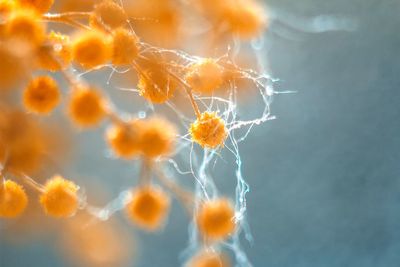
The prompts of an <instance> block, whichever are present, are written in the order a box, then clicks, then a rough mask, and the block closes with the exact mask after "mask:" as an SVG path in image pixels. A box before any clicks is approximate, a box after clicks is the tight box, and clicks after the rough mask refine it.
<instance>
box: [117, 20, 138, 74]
mask: <svg viewBox="0 0 400 267" xmlns="http://www.w3.org/2000/svg"><path fill="white" fill-rule="evenodd" d="M138 54H139V39H138V38H137V36H136V35H135V34H133V33H131V32H129V31H128V30H126V29H122V28H120V29H117V30H116V31H115V32H114V35H113V56H112V64H113V65H115V66H120V65H127V64H131V63H132V62H133V61H134V60H135V59H136V57H137V56H138Z"/></svg>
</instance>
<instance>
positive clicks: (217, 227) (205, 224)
mask: <svg viewBox="0 0 400 267" xmlns="http://www.w3.org/2000/svg"><path fill="white" fill-rule="evenodd" d="M234 216H235V210H234V208H233V206H232V204H231V202H230V201H229V200H228V199H225V198H222V199H215V200H209V201H206V202H204V203H203V204H202V205H201V206H200V208H199V211H198V213H197V225H198V227H199V230H200V232H201V233H202V234H203V235H204V237H206V238H210V239H213V240H223V239H225V238H227V237H228V236H229V235H230V234H232V233H233V232H234V231H235V222H234Z"/></svg>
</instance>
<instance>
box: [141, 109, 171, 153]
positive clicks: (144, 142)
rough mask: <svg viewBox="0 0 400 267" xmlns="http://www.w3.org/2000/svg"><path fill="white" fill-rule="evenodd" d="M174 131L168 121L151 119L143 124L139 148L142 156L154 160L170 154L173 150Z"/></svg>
mask: <svg viewBox="0 0 400 267" xmlns="http://www.w3.org/2000/svg"><path fill="white" fill-rule="evenodd" d="M175 137H176V129H175V126H174V125H173V124H171V123H170V122H169V121H167V120H165V119H162V118H158V117H153V118H150V119H147V120H145V121H144V123H143V128H142V133H141V136H140V148H141V152H142V154H143V156H145V157H147V158H156V157H160V156H166V155H168V154H171V153H172V151H173V149H174V141H175Z"/></svg>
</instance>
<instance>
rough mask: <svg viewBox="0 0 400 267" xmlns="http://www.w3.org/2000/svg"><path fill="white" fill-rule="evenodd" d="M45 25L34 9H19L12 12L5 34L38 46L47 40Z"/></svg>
mask: <svg viewBox="0 0 400 267" xmlns="http://www.w3.org/2000/svg"><path fill="white" fill-rule="evenodd" d="M45 32H46V30H45V26H44V24H43V23H42V22H41V18H40V16H39V15H38V14H37V13H35V12H34V11H32V10H28V9H26V10H24V9H21V10H18V11H15V12H13V13H11V14H10V17H9V19H8V20H7V23H6V24H5V28H4V35H5V36H6V37H7V38H13V39H16V40H18V41H21V42H23V43H24V44H25V45H29V46H32V47H37V46H39V45H40V44H42V43H43V41H44V40H45V37H46V35H45Z"/></svg>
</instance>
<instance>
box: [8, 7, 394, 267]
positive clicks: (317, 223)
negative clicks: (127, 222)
mask: <svg viewBox="0 0 400 267" xmlns="http://www.w3.org/2000/svg"><path fill="white" fill-rule="evenodd" d="M268 4H269V5H270V6H271V8H272V9H275V10H280V11H285V12H287V13H289V14H292V15H294V16H298V17H299V18H311V17H314V16H318V15H321V14H339V15H343V16H345V17H347V18H350V19H354V20H355V21H356V22H357V25H358V27H357V29H356V30H354V31H351V32H348V31H330V32H325V33H314V34H311V33H304V32H303V33H302V32H298V31H293V30H291V29H289V28H288V29H283V28H282V27H281V26H280V28H279V27H278V25H274V24H272V29H274V27H275V26H276V27H277V28H275V29H276V31H275V33H274V31H271V32H270V33H269V34H268V38H269V41H268V46H269V50H268V61H269V65H270V67H271V70H272V72H273V75H274V76H275V77H279V78H280V79H282V82H281V83H280V84H279V88H278V89H280V90H296V91H297V93H296V94H288V95H279V96H277V97H275V100H274V103H273V105H272V109H273V114H274V115H277V116H278V119H277V120H274V121H271V122H269V123H267V124H264V125H262V126H259V127H256V128H255V129H254V131H253V132H252V134H251V135H250V137H249V139H248V140H247V141H246V142H245V143H244V144H243V145H242V147H241V153H242V156H243V159H244V170H243V171H244V174H245V176H246V177H247V179H248V182H249V184H250V186H251V193H250V194H249V195H248V207H249V211H248V214H249V218H250V219H249V222H250V226H251V228H252V231H253V234H254V239H255V240H254V245H253V246H251V247H250V246H248V245H246V246H245V247H246V250H247V251H248V255H249V257H250V258H251V260H252V261H253V263H254V265H255V266H256V267H268V266H274V267H286V266H287V267H297V266H298V267H300V266H306V267H314V266H318V267H320V266H327V267H345V266H351V267H356V266H360V267H380V266H381V267H391V266H393V267H397V266H400V164H399V163H400V137H399V130H400V119H399V118H400V107H399V104H400V93H399V87H400V78H399V76H400V63H399V60H400V34H399V29H400V1H398V0H392V1H390V0H386V1H379V0H351V1H349V0H333V1H321V0H303V1H294V0H270V1H268ZM283 30H285V31H289V36H292V37H294V38H289V39H288V38H286V37H283V34H282V31H283ZM88 156H90V155H89V154H88ZM87 168H89V167H87ZM92 171H93V168H92ZM109 172H110V174H114V176H117V175H119V173H120V172H117V174H115V170H110V171H109ZM227 182H232V180H228V179H227ZM172 213H173V216H171V218H170V220H169V224H168V226H167V228H166V229H165V231H164V233H162V234H157V235H155V236H148V235H144V234H143V235H142V234H139V237H140V239H141V243H142V245H141V247H142V250H141V253H140V259H139V261H138V262H137V266H140V267H158V266H163V267H177V266H179V264H178V262H179V259H178V257H177V255H179V253H180V252H181V249H182V248H183V247H185V245H186V242H187V241H186V240H187V232H186V230H183V229H185V228H184V226H183V225H184V224H183V223H182V220H185V219H183V217H182V215H180V214H181V211H180V207H177V205H174V209H173V211H172ZM0 241H1V239H0ZM0 266H1V267H15V266H31V267H35V266H40V267H45V266H52V267H57V266H64V265H63V263H62V262H61V261H60V258H59V257H58V256H57V252H56V251H54V250H53V249H52V248H50V247H49V246H38V245H35V244H30V245H24V246H23V247H18V248H15V247H11V246H9V245H8V244H4V243H3V242H2V243H1V244H0Z"/></svg>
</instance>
